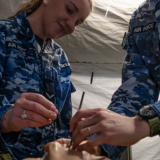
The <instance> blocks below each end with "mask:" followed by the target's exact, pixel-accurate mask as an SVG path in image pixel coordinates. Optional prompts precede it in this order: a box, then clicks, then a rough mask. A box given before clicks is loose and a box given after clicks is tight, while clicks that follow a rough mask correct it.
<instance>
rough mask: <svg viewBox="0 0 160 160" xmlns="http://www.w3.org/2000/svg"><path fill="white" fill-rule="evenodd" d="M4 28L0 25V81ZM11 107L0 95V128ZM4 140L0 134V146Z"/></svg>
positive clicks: (4, 51) (4, 54) (4, 53)
mask: <svg viewBox="0 0 160 160" xmlns="http://www.w3.org/2000/svg"><path fill="white" fill-rule="evenodd" d="M4 30H5V27H4V26H2V25H0V81H1V80H2V76H3V71H4V65H5V61H6V47H5V32H4ZM12 107H13V106H12V104H10V103H9V102H8V100H7V99H6V97H5V96H4V95H0V127H1V123H2V118H3V116H4V115H5V113H6V112H7V111H8V110H9V109H11V108H12ZM4 143H5V142H4V140H3V138H2V135H1V132H0V145H1V144H4Z"/></svg>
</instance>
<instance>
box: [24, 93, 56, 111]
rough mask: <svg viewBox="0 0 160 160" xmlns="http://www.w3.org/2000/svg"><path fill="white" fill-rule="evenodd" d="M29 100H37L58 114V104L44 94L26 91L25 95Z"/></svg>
mask: <svg viewBox="0 0 160 160" xmlns="http://www.w3.org/2000/svg"><path fill="white" fill-rule="evenodd" d="M24 96H25V97H26V99H27V100H30V101H34V102H37V103H39V104H41V105H42V106H44V107H45V108H47V109H49V110H52V111H54V112H55V113H56V114H58V110H57V109H56V106H55V105H54V104H53V103H51V102H50V101H49V100H47V99H46V98H45V97H44V96H42V95H40V94H36V93H25V95H24Z"/></svg>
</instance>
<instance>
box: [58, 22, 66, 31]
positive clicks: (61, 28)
mask: <svg viewBox="0 0 160 160" xmlns="http://www.w3.org/2000/svg"><path fill="white" fill-rule="evenodd" d="M58 25H59V28H60V31H61V32H62V33H64V32H65V31H64V28H63V26H62V25H61V24H60V23H58Z"/></svg>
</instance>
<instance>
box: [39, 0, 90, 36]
mask: <svg viewBox="0 0 160 160" xmlns="http://www.w3.org/2000/svg"><path fill="white" fill-rule="evenodd" d="M45 1H47V3H46V2H45ZM43 5H44V14H43V17H42V19H43V28H44V33H45V34H46V36H47V37H48V38H53V39H55V38H60V37H62V36H65V35H67V34H71V33H73V32H74V30H75V27H76V26H77V25H79V24H81V23H83V21H84V20H85V19H86V18H87V17H88V15H89V13H90V11H91V7H90V2H89V0H44V1H43Z"/></svg>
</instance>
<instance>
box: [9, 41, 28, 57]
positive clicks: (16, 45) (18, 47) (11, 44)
mask: <svg viewBox="0 0 160 160" xmlns="http://www.w3.org/2000/svg"><path fill="white" fill-rule="evenodd" d="M6 47H7V48H15V49H18V50H19V51H20V52H22V54H23V55H24V56H26V52H24V51H23V50H22V49H21V47H20V46H19V45H18V44H16V43H14V42H7V44H6Z"/></svg>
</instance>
